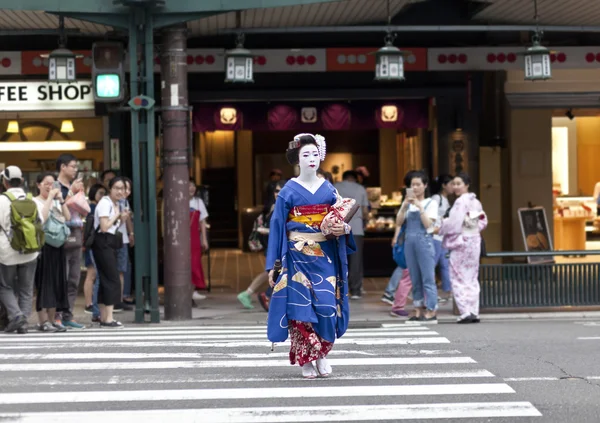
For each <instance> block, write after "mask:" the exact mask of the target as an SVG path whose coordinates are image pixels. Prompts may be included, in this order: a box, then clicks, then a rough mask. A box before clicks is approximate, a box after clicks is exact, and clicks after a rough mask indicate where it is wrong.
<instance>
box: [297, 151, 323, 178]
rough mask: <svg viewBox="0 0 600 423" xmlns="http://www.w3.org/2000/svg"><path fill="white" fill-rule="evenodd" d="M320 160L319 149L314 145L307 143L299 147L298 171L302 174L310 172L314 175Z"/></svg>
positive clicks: (306, 174)
mask: <svg viewBox="0 0 600 423" xmlns="http://www.w3.org/2000/svg"><path fill="white" fill-rule="evenodd" d="M320 161H321V160H320V158H319V150H318V149H317V146H316V145H313V144H308V145H305V146H303V147H302V148H301V149H300V152H299V162H298V165H299V167H300V173H301V174H303V175H304V176H308V175H310V174H312V175H316V174H317V169H319V163H320Z"/></svg>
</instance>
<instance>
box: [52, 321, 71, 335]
mask: <svg viewBox="0 0 600 423" xmlns="http://www.w3.org/2000/svg"><path fill="white" fill-rule="evenodd" d="M52 326H54V327H55V328H56V329H58V330H57V332H66V331H67V328H66V327H65V326H64V325H63V324H62V322H61V321H60V320H56V321H55V322H54V323H52Z"/></svg>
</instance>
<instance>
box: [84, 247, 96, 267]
mask: <svg viewBox="0 0 600 423" xmlns="http://www.w3.org/2000/svg"><path fill="white" fill-rule="evenodd" d="M83 257H84V259H85V267H86V268H87V267H92V266H93V265H94V262H93V260H92V250H91V249H90V250H85V253H83Z"/></svg>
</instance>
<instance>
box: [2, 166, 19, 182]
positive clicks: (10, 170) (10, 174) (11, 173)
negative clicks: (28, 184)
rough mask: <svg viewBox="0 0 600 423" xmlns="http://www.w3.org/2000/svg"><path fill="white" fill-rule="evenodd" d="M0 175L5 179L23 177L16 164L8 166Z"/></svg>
mask: <svg viewBox="0 0 600 423" xmlns="http://www.w3.org/2000/svg"><path fill="white" fill-rule="evenodd" d="M0 176H2V178H4V179H6V180H11V179H23V172H21V169H19V168H18V167H17V166H8V167H7V168H6V169H4V170H3V171H2V173H1V174H0Z"/></svg>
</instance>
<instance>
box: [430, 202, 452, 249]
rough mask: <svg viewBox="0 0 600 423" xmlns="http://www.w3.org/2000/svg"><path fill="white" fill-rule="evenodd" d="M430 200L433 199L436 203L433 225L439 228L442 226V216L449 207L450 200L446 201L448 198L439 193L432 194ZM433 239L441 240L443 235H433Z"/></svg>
mask: <svg viewBox="0 0 600 423" xmlns="http://www.w3.org/2000/svg"><path fill="white" fill-rule="evenodd" d="M440 198H441V200H442V202H441V205H440ZM431 200H432V201H435V203H436V204H437V205H438V219H437V220H436V222H435V226H436V227H438V228H439V227H441V226H442V219H443V218H444V216H445V215H446V212H447V211H448V209H449V208H450V202H449V201H448V198H446V197H444V196H443V195H440V194H435V195H434V196H432V197H431ZM433 239H435V240H437V241H443V240H444V237H443V236H442V235H434V236H433Z"/></svg>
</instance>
